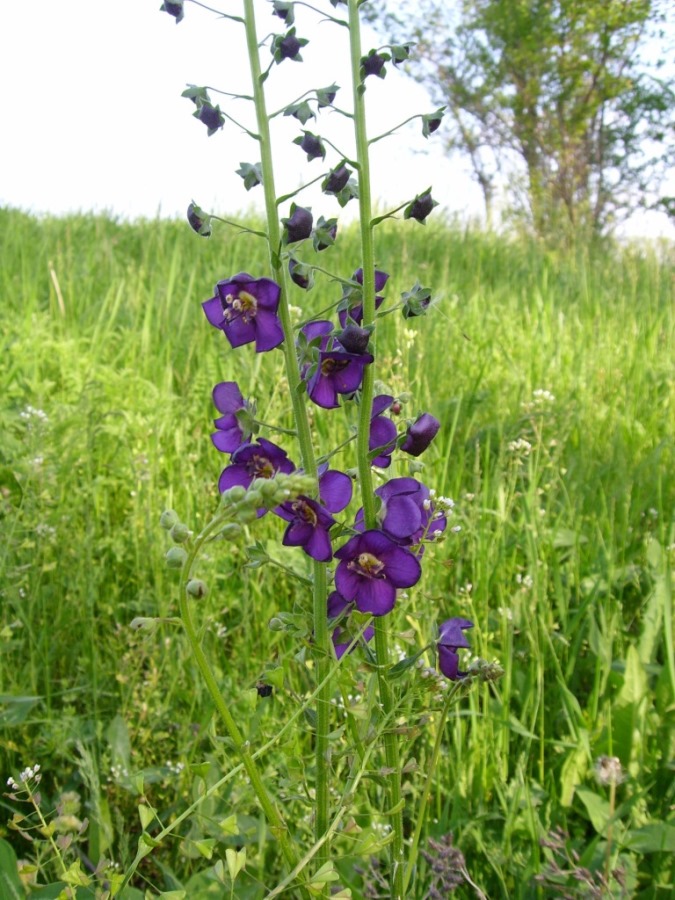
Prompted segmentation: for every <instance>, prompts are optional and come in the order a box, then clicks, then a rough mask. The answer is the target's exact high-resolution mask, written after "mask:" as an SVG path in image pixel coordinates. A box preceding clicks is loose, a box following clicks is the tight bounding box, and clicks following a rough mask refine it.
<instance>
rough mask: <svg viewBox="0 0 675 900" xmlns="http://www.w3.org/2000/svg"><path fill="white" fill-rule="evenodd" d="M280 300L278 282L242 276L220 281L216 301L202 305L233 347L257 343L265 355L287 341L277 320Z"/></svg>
mask: <svg viewBox="0 0 675 900" xmlns="http://www.w3.org/2000/svg"><path fill="white" fill-rule="evenodd" d="M280 296H281V289H280V287H279V285H278V284H277V283H276V281H272V280H271V279H270V278H257V279H256V278H253V277H252V276H251V275H249V274H248V273H247V272H240V273H239V274H238V275H234V276H233V277H232V278H230V279H228V280H227V281H219V282H218V284H217V285H216V295H215V297H211V299H210V300H207V301H206V302H205V303H202V308H203V310H204V314H205V315H206V318H207V319H208V320H209V322H210V323H211V325H213V326H214V328H220V330H221V331H224V332H225V337H226V338H227V339H228V341H229V342H230V344H231V345H232V346H233V347H241V345H242V344H250V343H252V342H253V341H255V349H256V353H265V352H266V351H268V350H273V349H274V348H275V347H278V346H279V344H281V343H282V341H283V339H284V332H283V330H282V327H281V323H280V321H279V318H278V316H277V310H278V308H279V298H280Z"/></svg>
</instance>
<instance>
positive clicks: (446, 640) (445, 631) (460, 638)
mask: <svg viewBox="0 0 675 900" xmlns="http://www.w3.org/2000/svg"><path fill="white" fill-rule="evenodd" d="M473 627H474V626H473V622H471V621H470V620H469V619H461V618H458V617H455V618H452V619H447V620H446V621H445V622H443V624H442V625H441V626H440V628H439V635H438V641H437V643H436V646H437V648H438V667H439V669H440V670H441V672H442V673H443V674H444V675H445V677H446V678H449V679H450V681H459V679H460V678H465V677H466V675H467V673H466V672H460V670H459V655H458V653H457V651H458V650H459V649H460V648H463V649H468V648H469V647H470V646H471V645H470V644H469V642H468V640H467V639H466V637H465V635H464V630H465V629H468V628H473Z"/></svg>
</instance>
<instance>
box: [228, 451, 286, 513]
mask: <svg viewBox="0 0 675 900" xmlns="http://www.w3.org/2000/svg"><path fill="white" fill-rule="evenodd" d="M293 471H295V465H294V464H293V463H292V462H291V460H290V459H289V458H288V455H287V454H286V451H285V450H282V449H281V447H277V445H276V444H273V443H272V442H271V441H267V440H265V438H259V439H258V441H256V442H255V443H249V444H242V445H241V446H240V447H239V448H238V449H237V450H235V451H234V453H233V454H232V457H231V459H230V465H229V466H227V467H226V468H225V469H223V471H222V472H221V474H220V479H219V480H218V490H219V491H220V492H221V494H222V493H224V492H225V491H227V490H229V488H231V487H234V486H235V485H238V484H239V485H241V486H242V487H245V488H248V487H250V485H251V483H252V482H253V481H255V479H256V478H274V476H275V475H276V474H277V473H278V472H282V473H283V474H284V475H289V474H290V473H291V472H293ZM262 514H263V512H261V511H260V510H259V511H258V515H262Z"/></svg>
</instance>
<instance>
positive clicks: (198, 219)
mask: <svg viewBox="0 0 675 900" xmlns="http://www.w3.org/2000/svg"><path fill="white" fill-rule="evenodd" d="M187 220H188V223H189V225H190V228H192V230H193V231H196V232H197V234H200V235H201V236H202V237H209V235H210V234H211V216H210V215H209V214H208V213H205V212H204V210H203V209H200V208H199V207H198V206H197V204H196V203H194V201H193V202H192V203H191V204H190V205H189V206H188V210H187Z"/></svg>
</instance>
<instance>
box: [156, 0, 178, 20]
mask: <svg viewBox="0 0 675 900" xmlns="http://www.w3.org/2000/svg"><path fill="white" fill-rule="evenodd" d="M159 10H160V12H166V13H168V14H169V15H170V16H173V17H174V19H175V20H176V25H178V23H179V22H180V21H181V20H182V18H183V16H184V12H183V0H164V3H162V5H161V6H160V8H159Z"/></svg>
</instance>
